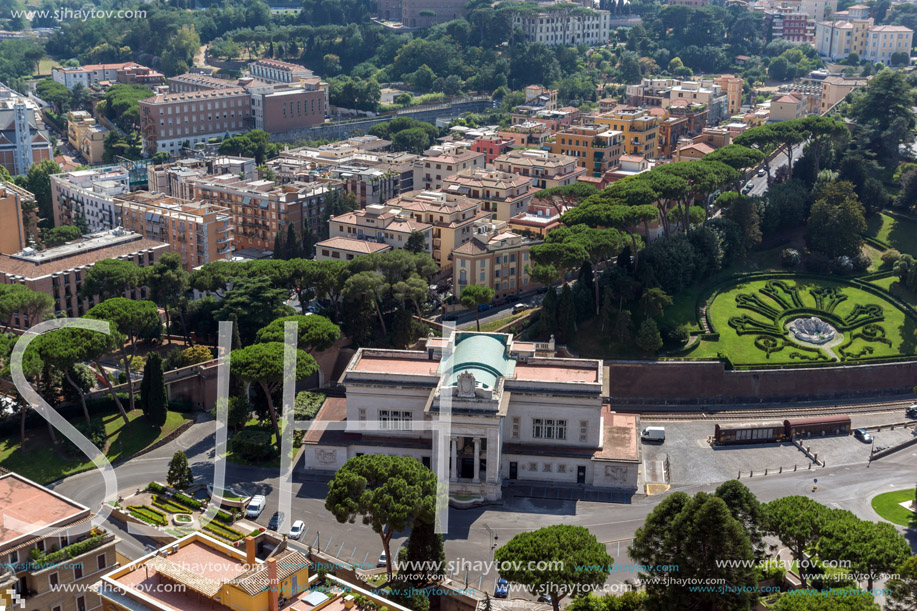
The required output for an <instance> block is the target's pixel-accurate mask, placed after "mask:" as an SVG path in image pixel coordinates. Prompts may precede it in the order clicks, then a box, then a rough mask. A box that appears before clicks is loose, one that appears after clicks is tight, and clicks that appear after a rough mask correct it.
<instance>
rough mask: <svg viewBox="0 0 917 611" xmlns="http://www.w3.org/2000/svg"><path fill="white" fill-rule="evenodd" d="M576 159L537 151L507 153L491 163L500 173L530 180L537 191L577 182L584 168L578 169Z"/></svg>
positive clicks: (523, 150) (524, 150) (583, 172)
mask: <svg viewBox="0 0 917 611" xmlns="http://www.w3.org/2000/svg"><path fill="white" fill-rule="evenodd" d="M577 162H578V160H577V158H576V157H572V156H570V155H559V154H557V153H549V152H548V151H539V150H531V149H529V150H526V149H522V150H513V151H508V152H506V153H504V154H502V155H500V156H498V157H496V158H495V159H494V161H493V166H494V168H496V169H497V170H500V171H501V172H512V173H514V174H519V175H520V176H529V177H531V178H532V185H533V186H535V187H537V188H538V189H550V188H552V187H564V186H566V185H570V184H573V183H575V182H576V181H577V180H579V177H580V176H582V175H583V174H585V173H586V168H584V167H579V165H578V163H577Z"/></svg>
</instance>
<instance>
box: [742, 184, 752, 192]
mask: <svg viewBox="0 0 917 611" xmlns="http://www.w3.org/2000/svg"><path fill="white" fill-rule="evenodd" d="M754 188H755V185H753V184H751V183H748V184H747V185H745V186H744V187H742V194H743V195H748V193H749V192H750V191H751V190H752V189H754Z"/></svg>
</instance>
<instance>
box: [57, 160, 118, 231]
mask: <svg viewBox="0 0 917 611" xmlns="http://www.w3.org/2000/svg"><path fill="white" fill-rule="evenodd" d="M50 178H51V207H52V210H53V211H54V226H55V227H60V226H61V225H73V224H75V223H76V221H77V220H78V219H80V218H82V219H84V220H85V221H86V224H87V225H88V227H89V231H90V233H94V232H96V231H104V230H106V229H112V228H114V227H117V226H118V225H119V224H120V219H119V218H118V212H117V210H116V209H115V205H114V198H115V196H118V195H121V194H123V193H127V192H129V191H130V175H129V172H128V170H127V169H126V168H125V167H124V166H120V165H112V166H104V167H99V168H93V169H91V170H76V171H74V172H66V173H63V174H52V175H51V177H50Z"/></svg>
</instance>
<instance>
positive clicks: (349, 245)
mask: <svg viewBox="0 0 917 611" xmlns="http://www.w3.org/2000/svg"><path fill="white" fill-rule="evenodd" d="M391 249H392V247H391V246H389V245H388V244H385V243H383V242H370V241H368V240H359V239H357V238H348V237H345V236H334V237H333V238H328V239H327V240H322V241H321V242H318V243H316V244H315V260H316V261H326V260H329V259H331V260H340V261H351V260H353V258H354V257H359V256H360V255H371V254H375V253H380V252H386V251H389V250H391Z"/></svg>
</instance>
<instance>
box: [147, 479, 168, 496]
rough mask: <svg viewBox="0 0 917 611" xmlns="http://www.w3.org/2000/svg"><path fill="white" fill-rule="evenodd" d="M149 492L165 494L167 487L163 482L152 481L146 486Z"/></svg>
mask: <svg viewBox="0 0 917 611" xmlns="http://www.w3.org/2000/svg"><path fill="white" fill-rule="evenodd" d="M146 491H147V492H155V493H157V494H164V493H165V492H166V487H165V486H163V485H162V484H157V483H156V482H150V483H149V484H148V485H147V487H146Z"/></svg>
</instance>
